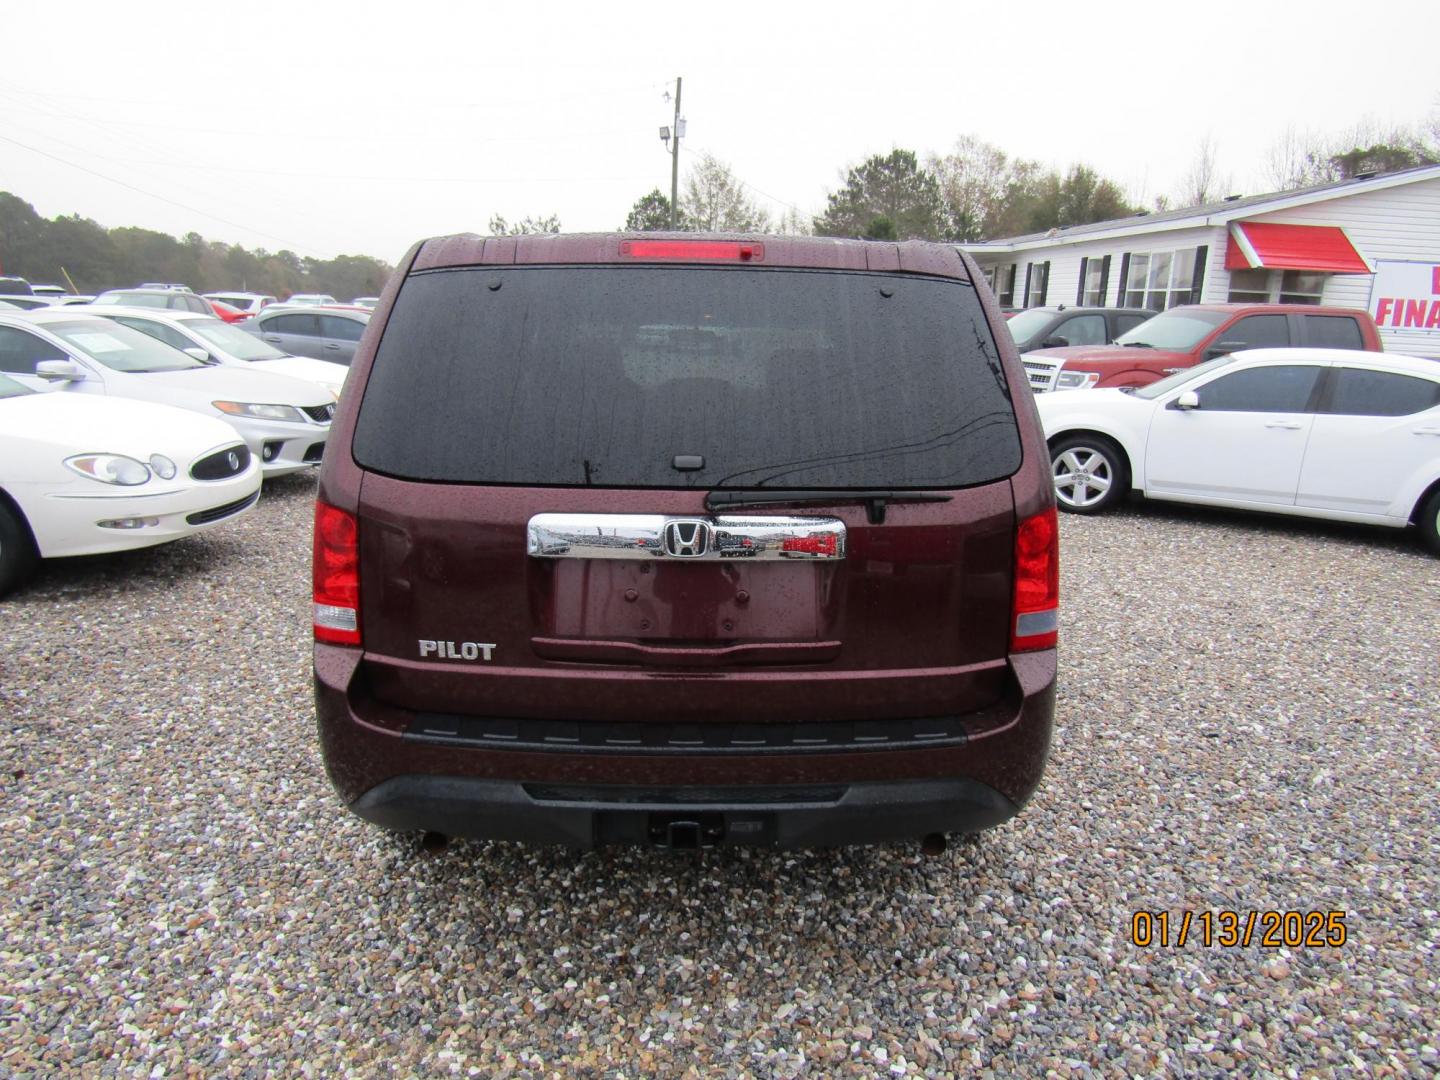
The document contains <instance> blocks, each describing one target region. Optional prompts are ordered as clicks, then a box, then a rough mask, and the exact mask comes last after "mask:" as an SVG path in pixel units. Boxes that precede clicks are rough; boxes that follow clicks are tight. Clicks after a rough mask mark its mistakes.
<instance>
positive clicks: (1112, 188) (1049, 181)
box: [1030, 165, 1135, 232]
mask: <svg viewBox="0 0 1440 1080" xmlns="http://www.w3.org/2000/svg"><path fill="white" fill-rule="evenodd" d="M1134 212H1135V208H1134V207H1132V206H1130V204H1129V203H1127V202H1126V201H1125V196H1124V193H1123V192H1121V190H1120V188H1119V185H1117V184H1116V183H1115V182H1114V181H1113V180H1106V179H1104V178H1102V177H1101V176H1100V175H1099V174H1098V173H1096V172H1095V170H1094V169H1092V168H1090V167H1089V166H1087V165H1072V166H1071V167H1070V171H1069V172H1068V173H1066V174H1065V177H1064V178H1063V179H1062V178H1061V177H1060V174H1059V173H1055V172H1052V173H1047V174H1046V175H1045V176H1043V177H1042V178H1041V179H1040V181H1039V183H1038V184H1037V185H1036V188H1035V193H1034V196H1033V202H1032V205H1031V210H1030V229H1031V231H1032V232H1044V231H1046V230H1047V229H1057V228H1059V227H1060V226H1062V225H1088V224H1090V223H1091V222H1093V221H1110V220H1112V219H1113V218H1118V217H1125V216H1127V215H1129V214H1133V213H1134Z"/></svg>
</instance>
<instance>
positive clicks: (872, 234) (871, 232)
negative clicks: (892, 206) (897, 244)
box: [861, 214, 900, 240]
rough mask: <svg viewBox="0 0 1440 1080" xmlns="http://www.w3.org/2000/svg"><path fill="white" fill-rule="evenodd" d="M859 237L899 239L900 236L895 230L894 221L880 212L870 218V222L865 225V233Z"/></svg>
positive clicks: (863, 238) (864, 238)
mask: <svg viewBox="0 0 1440 1080" xmlns="http://www.w3.org/2000/svg"><path fill="white" fill-rule="evenodd" d="M861 239H862V240H899V239H900V237H899V236H898V235H897V234H896V232H895V222H893V221H891V220H890V219H889V218H888V217H886V216H885V215H883V214H882V215H880V216H879V217H877V218H871V219H870V224H869V225H867V226H865V233H864V235H863V236H862V237H861Z"/></svg>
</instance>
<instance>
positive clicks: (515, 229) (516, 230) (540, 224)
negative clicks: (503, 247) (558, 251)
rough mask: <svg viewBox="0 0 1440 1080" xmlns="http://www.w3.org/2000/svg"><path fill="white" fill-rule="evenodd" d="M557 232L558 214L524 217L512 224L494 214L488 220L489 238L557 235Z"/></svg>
mask: <svg viewBox="0 0 1440 1080" xmlns="http://www.w3.org/2000/svg"><path fill="white" fill-rule="evenodd" d="M559 231H560V215H559V214H551V215H549V216H548V217H542V218H537V217H525V218H521V219H520V220H519V221H517V222H514V223H513V224H512V223H510V222H508V221H506V220H505V218H504V217H503V216H501V215H500V214H494V215H492V216H491V218H490V235H491V236H530V235H532V234H534V233H558V232H559Z"/></svg>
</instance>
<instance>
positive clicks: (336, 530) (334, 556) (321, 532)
mask: <svg viewBox="0 0 1440 1080" xmlns="http://www.w3.org/2000/svg"><path fill="white" fill-rule="evenodd" d="M359 538H360V529H359V525H358V524H357V522H356V521H355V515H354V514H349V513H346V512H345V511H344V510H338V509H336V508H335V507H333V506H331V505H329V504H328V503H325V502H322V501H320V500H318V499H317V500H316V502H315V564H314V574H315V640H316V641H328V642H331V643H333V644H336V645H359V644H360V544H359Z"/></svg>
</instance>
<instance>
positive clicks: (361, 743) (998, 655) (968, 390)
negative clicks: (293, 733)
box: [314, 234, 1059, 850]
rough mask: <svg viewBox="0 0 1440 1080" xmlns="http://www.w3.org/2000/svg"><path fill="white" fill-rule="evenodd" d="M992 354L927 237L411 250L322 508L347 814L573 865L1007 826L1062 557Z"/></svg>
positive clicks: (1035, 446)
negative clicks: (594, 857) (528, 849)
mask: <svg viewBox="0 0 1440 1080" xmlns="http://www.w3.org/2000/svg"><path fill="white" fill-rule="evenodd" d="M1003 327H1004V322H1003V319H1002V317H1001V314H1000V311H999V309H998V308H997V307H996V304H995V301H994V298H993V297H992V296H991V295H990V293H989V292H988V290H987V289H986V287H985V285H984V284H983V283H982V277H981V275H980V273H979V272H978V271H977V270H976V267H975V264H974V263H973V262H972V261H971V260H970V259H969V258H968V256H964V255H962V254H959V253H957V251H956V249H955V248H953V247H948V246H942V245H938V244H926V243H918V242H912V243H901V244H895V243H875V242H864V241H850V240H834V239H819V238H805V237H749V238H743V239H740V238H735V237H718V236H717V237H711V236H697V235H663V234H662V235H656V234H649V235H633V236H622V235H594V236H528V237H507V238H494V237H490V238H484V237H479V236H469V235H466V236H452V237H446V238H442V239H435V240H427V241H424V242H423V243H420V244H417V245H416V246H415V247H414V248H413V249H412V250H411V251H410V252H409V253H408V255H407V256H406V258H405V260H404V263H403V265H402V266H401V267H400V269H399V271H398V272H397V273H396V274H395V276H394V278H393V279H392V280H391V282H390V285H389V286H388V287H387V289H386V290H385V295H384V297H383V298H382V299H381V302H380V304H379V306H378V307H377V309H376V312H375V317H374V319H373V321H372V322H371V324H370V327H369V329H368V331H367V332H366V334H365V337H364V339H363V340H362V342H361V344H360V348H359V351H358V353H357V355H356V357H355V361H354V364H353V366H352V367H351V369H350V378H349V385H348V386H347V389H346V392H345V395H344V397H343V398H342V400H341V403H340V407H339V413H338V415H337V417H336V419H335V422H334V426H333V428H332V431H331V436H330V444H329V446H330V448H329V450H328V451H327V453H326V455H325V463H324V467H323V468H322V470H321V475H320V491H319V501H318V504H317V506H316V513H315V552H314V554H315V563H314V568H315V573H314V591H315V609H314V610H315V614H314V625H315V696H316V708H317V712H318V715H319V729H320V742H321V747H322V750H323V753H324V757H325V762H326V765H327V767H328V769H329V773H330V777H331V779H332V781H333V782H334V785H335V787H336V789H337V790H338V792H339V794H340V797H341V798H342V799H343V800H344V802H345V804H346V805H347V806H348V807H349V808H350V809H351V810H352V811H354V812H355V813H356V814H358V815H359V816H361V817H362V818H365V819H366V820H368V821H371V822H374V823H376V824H379V825H382V826H385V827H387V828H391V829H403V830H427V831H431V832H435V833H440V834H444V835H458V836H472V837H491V838H499V839H509V840H521V841H529V842H534V843H561V844H566V845H570V846H573V847H590V846H593V845H597V844H611V843H622V844H644V845H654V846H658V847H670V848H702V847H710V846H713V845H723V844H759V845H771V846H779V847H795V846H814V845H832V844H851V843H871V842H878V841H886V840H896V839H905V838H914V839H922V840H924V841H926V843H927V847H928V848H929V849H930V850H935V848H936V847H937V846H943V838H944V836H945V835H946V834H950V833H971V832H976V831H978V830H981V829H985V828H987V827H990V826H993V825H996V824H998V823H1000V822H1003V821H1005V820H1006V819H1008V818H1010V817H1012V816H1013V815H1014V814H1015V813H1016V812H1017V811H1018V810H1019V809H1020V807H1021V806H1023V805H1024V803H1025V802H1026V800H1027V799H1028V798H1029V797H1030V795H1031V793H1032V792H1033V791H1034V790H1035V788H1036V785H1037V784H1038V783H1039V781H1040V776H1041V772H1042V770H1043V768H1044V765H1045V760H1046V756H1047V753H1048V750H1049V746H1050V736H1051V729H1052V726H1053V721H1054V708H1055V643H1056V629H1057V611H1058V591H1059V590H1058V575H1059V556H1058V538H1057V534H1056V523H1055V503H1054V488H1053V484H1052V482H1051V479H1050V474H1049V469H1048V461H1049V458H1048V456H1047V454H1046V450H1045V442H1044V438H1043V436H1042V434H1041V430H1040V425H1039V421H1038V417H1037V415H1036V409H1035V405H1034V402H1033V401H1032V399H1031V394H1030V391H1029V389H1028V387H1027V383H1026V378H1025V372H1024V369H1023V368H1022V367H1021V365H1020V360H1019V357H1018V355H1017V354H1016V352H1015V349H1014V346H1013V344H1012V342H1011V338H1010V335H1009V334H1007V333H1005V332H1004V330H1003Z"/></svg>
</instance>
